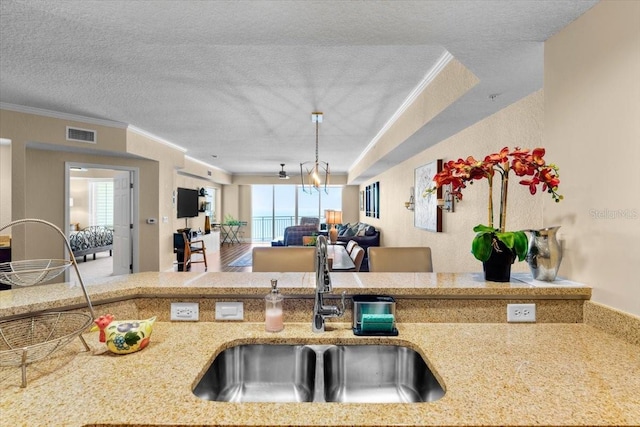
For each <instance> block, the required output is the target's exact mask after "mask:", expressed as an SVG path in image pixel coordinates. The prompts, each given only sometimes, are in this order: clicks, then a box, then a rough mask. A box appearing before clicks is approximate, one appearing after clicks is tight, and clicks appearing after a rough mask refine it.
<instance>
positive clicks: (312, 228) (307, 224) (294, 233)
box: [271, 217, 320, 246]
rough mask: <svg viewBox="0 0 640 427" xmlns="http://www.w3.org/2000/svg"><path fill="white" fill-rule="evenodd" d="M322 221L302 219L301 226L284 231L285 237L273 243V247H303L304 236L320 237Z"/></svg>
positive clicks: (293, 226)
mask: <svg viewBox="0 0 640 427" xmlns="http://www.w3.org/2000/svg"><path fill="white" fill-rule="evenodd" d="M319 227H320V219H318V218H314V217H302V218H300V225H290V226H289V227H287V228H285V229H284V237H283V238H282V239H280V240H276V241H274V242H272V243H271V246H303V245H304V244H303V242H302V238H303V237H304V236H314V235H318V234H319V233H318V231H319Z"/></svg>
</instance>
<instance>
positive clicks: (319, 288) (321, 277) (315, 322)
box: [311, 236, 346, 332]
mask: <svg viewBox="0 0 640 427" xmlns="http://www.w3.org/2000/svg"><path fill="white" fill-rule="evenodd" d="M332 290H333V288H332V286H331V277H330V276H329V257H328V256H327V238H326V236H318V240H317V243H316V298H315V303H314V305H313V319H312V320H311V330H312V331H313V332H324V323H325V319H326V318H328V317H341V316H342V315H343V314H344V298H345V294H346V292H342V308H340V307H337V306H335V305H324V294H327V293H331V291H332Z"/></svg>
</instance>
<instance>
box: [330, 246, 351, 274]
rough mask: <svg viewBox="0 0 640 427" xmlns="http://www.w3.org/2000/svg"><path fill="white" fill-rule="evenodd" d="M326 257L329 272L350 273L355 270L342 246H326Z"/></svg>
mask: <svg viewBox="0 0 640 427" xmlns="http://www.w3.org/2000/svg"><path fill="white" fill-rule="evenodd" d="M327 255H328V258H329V270H331V271H350V270H354V269H355V268H356V265H355V264H354V263H353V260H352V259H351V257H350V256H349V254H348V253H347V250H346V249H345V247H344V246H343V245H335V244H329V245H327Z"/></svg>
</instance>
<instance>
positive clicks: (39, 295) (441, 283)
mask: <svg viewBox="0 0 640 427" xmlns="http://www.w3.org/2000/svg"><path fill="white" fill-rule="evenodd" d="M530 277H531V276H530V275H529V274H520V275H518V274H513V275H512V281H511V282H506V283H497V282H486V281H485V280H484V278H483V276H482V274H480V273H479V274H475V273H334V274H332V275H331V281H332V283H333V287H334V292H335V293H340V292H342V291H346V292H347V293H348V294H362V293H379V292H381V291H384V292H385V293H386V294H391V295H395V296H407V297H420V298H454V299H455V298H468V299H472V298H555V299H583V300H588V299H589V298H590V297H591V288H590V287H587V286H584V285H581V284H579V283H575V282H570V281H566V280H557V281H556V282H553V283H547V282H538V281H533V280H531V279H530ZM73 278H74V276H73V275H72V279H73ZM274 278H275V279H277V280H278V287H279V288H280V289H281V290H282V292H283V293H285V294H287V295H289V296H295V295H307V296H308V295H313V293H314V289H315V274H314V273H198V272H182V273H175V272H166V273H162V272H161V273H159V272H145V273H137V274H130V275H125V276H115V277H109V278H106V279H104V280H101V281H98V282H95V283H91V284H87V285H86V288H87V292H88V294H89V296H90V298H91V301H92V302H94V303H101V302H112V301H121V300H126V299H131V298H138V297H149V298H161V297H174V296H182V297H189V296H191V297H214V296H218V297H224V296H232V295H233V296H237V295H241V296H249V297H260V298H262V297H263V296H264V294H265V293H266V292H267V290H268V289H270V288H271V282H270V281H271V279H274ZM82 306H86V300H85V298H84V296H83V294H82V290H81V287H80V286H79V284H77V283H75V282H74V281H73V280H72V281H70V282H69V283H59V284H51V285H45V286H31V287H24V288H19V289H15V290H10V291H0V320H1V319H3V318H8V317H12V316H20V315H23V314H28V313H33V312H40V311H44V310H51V309H52V308H54V307H58V308H59V309H63V308H64V309H71V308H74V307H82Z"/></svg>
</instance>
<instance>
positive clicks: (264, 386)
mask: <svg viewBox="0 0 640 427" xmlns="http://www.w3.org/2000/svg"><path fill="white" fill-rule="evenodd" d="M315 377H316V352H315V351H314V350H313V349H312V348H310V347H308V346H301V345H252V344H247V345H240V346H236V347H232V348H229V349H227V350H224V351H223V352H222V353H220V354H219V355H218V357H216V359H215V360H214V361H213V363H212V364H211V366H210V367H209V369H208V370H207V372H206V373H205V374H204V376H203V377H202V379H201V380H200V382H199V383H198V385H197V386H196V387H195V388H194V390H193V393H194V394H195V395H196V396H198V397H200V398H201V399H205V400H214V401H221V402H310V401H312V400H313V393H314V389H315Z"/></svg>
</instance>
